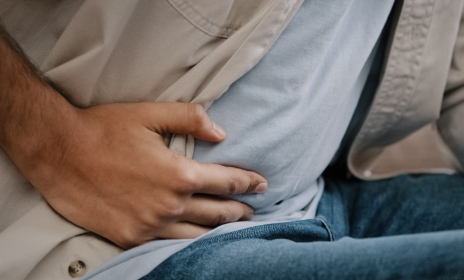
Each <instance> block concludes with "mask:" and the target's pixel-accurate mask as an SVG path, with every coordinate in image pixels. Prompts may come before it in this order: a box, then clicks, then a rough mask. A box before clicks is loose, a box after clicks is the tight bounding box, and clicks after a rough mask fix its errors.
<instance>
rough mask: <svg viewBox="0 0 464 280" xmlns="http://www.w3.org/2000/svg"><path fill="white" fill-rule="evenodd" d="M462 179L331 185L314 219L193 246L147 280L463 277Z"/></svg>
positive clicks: (421, 178)
mask: <svg viewBox="0 0 464 280" xmlns="http://www.w3.org/2000/svg"><path fill="white" fill-rule="evenodd" d="M463 214H464V178H463V177H461V176H457V175H422V176H411V175H402V176H398V177H395V178H392V179H387V180H382V181H374V182H366V181H360V180H357V179H351V180H339V179H327V178H326V189H325V192H324V195H323V196H322V199H321V201H320V204H319V207H318V212H317V216H316V218H315V219H311V220H303V221H296V222H287V223H277V224H270V225H263V226H256V227H252V228H247V229H243V230H239V231H235V232H231V233H227V234H223V235H219V236H216V237H213V238H210V239H206V240H203V241H199V242H195V243H193V244H191V245H190V246H188V247H186V248H185V249H183V250H181V251H179V252H178V253H176V254H174V255H172V256H171V257H170V258H168V259H167V260H165V261H164V262H163V263H161V264H160V265H159V266H158V267H156V268H155V269H154V270H152V271H151V272H150V273H149V274H148V275H146V276H145V277H143V278H142V279H146V280H148V279H464V230H463V229H464V215H463Z"/></svg>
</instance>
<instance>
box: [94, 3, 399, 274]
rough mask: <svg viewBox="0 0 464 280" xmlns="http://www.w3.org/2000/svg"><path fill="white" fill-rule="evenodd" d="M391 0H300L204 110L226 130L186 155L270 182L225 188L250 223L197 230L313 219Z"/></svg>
mask: <svg viewBox="0 0 464 280" xmlns="http://www.w3.org/2000/svg"><path fill="white" fill-rule="evenodd" d="M393 2H394V0H306V1H305V2H304V3H303V4H302V6H301V8H300V9H299V10H298V12H297V13H296V15H295V16H294V18H293V19H292V20H291V21H290V23H289V25H288V27H287V28H286V29H285V30H284V32H283V33H282V35H281V36H280V37H279V39H278V40H277V41H276V43H275V44H274V46H272V48H271V49H270V50H269V52H268V53H267V54H266V55H265V56H264V58H263V59H262V60H261V61H260V62H259V63H258V64H257V65H256V66H255V67H254V68H253V69H252V70H251V71H250V72H248V73H247V74H246V75H244V76H243V77H242V78H240V79H239V80H238V81H236V82H235V83H234V84H233V85H231V87H230V88H229V90H228V91H227V92H226V93H224V94H223V96H222V97H221V98H219V99H218V100H216V101H215V102H214V103H213V104H212V106H211V107H210V108H209V109H208V110H207V113H208V115H209V116H210V117H211V119H212V120H213V121H214V122H216V123H217V124H219V125H220V126H221V127H222V128H223V129H224V130H225V131H226V132H227V138H226V140H225V141H223V142H221V143H210V142H204V141H196V145H195V151H194V155H193V158H194V159H195V160H197V161H200V162H208V163H217V164H222V165H227V166H235V167H240V168H244V169H249V170H254V171H256V172H258V173H259V174H261V175H262V176H264V177H265V178H266V179H267V181H268V183H269V185H268V189H267V191H266V192H265V193H264V194H247V195H236V196H234V197H233V198H234V199H237V200H239V201H243V202H245V203H247V204H249V205H251V206H253V208H254V209H255V214H256V215H255V217H254V218H253V221H252V222H237V223H231V224H227V225H223V226H221V227H218V228H216V229H214V230H212V231H211V232H209V233H207V234H205V235H203V236H201V237H199V238H198V239H204V238H208V237H212V236H215V235H218V234H222V233H226V232H231V231H234V230H238V229H242V228H246V227H250V226H254V225H259V224H263V223H272V222H281V221H292V220H298V219H308V218H314V215H315V211H316V207H317V202H318V201H319V198H320V196H321V195H322V192H323V187H324V181H323V179H322V177H321V174H322V172H323V170H324V169H325V168H326V167H327V166H328V164H329V163H330V161H331V159H332V158H333V157H334V155H335V153H336V151H337V149H338V148H339V146H340V143H341V140H342V138H343V135H344V134H345V132H346V130H347V127H348V125H349V123H350V120H351V118H352V116H353V113H354V111H355V108H356V105H357V104H358V100H359V97H360V95H361V92H362V90H363V88H364V85H365V83H366V79H367V76H368V74H369V72H370V71H371V67H372V62H373V58H374V54H375V51H374V50H375V49H376V47H375V46H376V42H377V41H378V38H379V36H380V34H381V31H382V29H383V27H384V25H385V22H386V20H387V18H388V15H389V13H390V11H391V7H392V5H393ZM371 94H373V92H372V93H371ZM198 239H197V240H198ZM192 242H194V240H161V241H154V242H151V243H148V244H145V245H143V246H140V247H137V248H134V249H132V250H129V251H127V252H124V253H122V254H121V255H119V256H117V257H116V258H115V259H113V260H111V261H110V262H109V263H107V264H105V265H104V266H102V267H101V268H100V269H98V271H97V272H96V273H93V277H92V279H138V278H140V277H142V276H143V275H145V274H147V273H148V272H150V271H151V270H152V269H153V268H154V267H155V266H156V265H158V264H159V263H161V262H162V261H163V260H164V259H166V258H168V257H169V256H170V255H172V254H174V253H175V252H177V251H179V250H181V249H182V248H184V247H186V246H187V245H189V244H191V243H192ZM89 276H90V275H89Z"/></svg>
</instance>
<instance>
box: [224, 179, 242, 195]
mask: <svg viewBox="0 0 464 280" xmlns="http://www.w3.org/2000/svg"><path fill="white" fill-rule="evenodd" d="M239 185H240V178H239V176H237V174H232V175H230V177H229V182H228V184H227V189H226V195H232V194H234V193H236V192H237V189H238V187H239Z"/></svg>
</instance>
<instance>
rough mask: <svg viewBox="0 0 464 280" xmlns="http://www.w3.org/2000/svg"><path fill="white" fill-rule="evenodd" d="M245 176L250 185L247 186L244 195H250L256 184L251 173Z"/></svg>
mask: <svg viewBox="0 0 464 280" xmlns="http://www.w3.org/2000/svg"><path fill="white" fill-rule="evenodd" d="M247 174H248V177H249V182H250V183H249V185H248V188H247V190H246V193H251V192H253V191H254V190H255V188H256V185H257V183H256V179H255V176H253V173H251V172H247Z"/></svg>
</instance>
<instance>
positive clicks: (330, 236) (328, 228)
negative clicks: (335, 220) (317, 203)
mask: <svg viewBox="0 0 464 280" xmlns="http://www.w3.org/2000/svg"><path fill="white" fill-rule="evenodd" d="M315 219H316V220H319V221H321V223H322V225H323V226H324V228H325V229H326V230H327V232H328V233H329V238H330V241H335V238H334V235H333V233H332V231H331V230H330V227H329V225H328V224H327V222H326V221H325V220H324V219H322V218H319V217H318V218H315Z"/></svg>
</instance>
